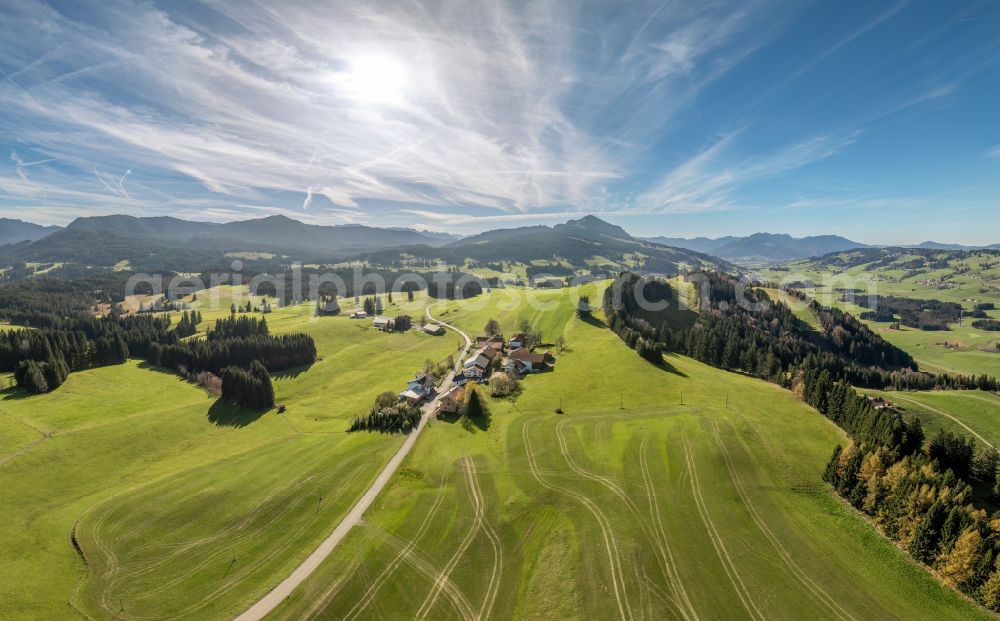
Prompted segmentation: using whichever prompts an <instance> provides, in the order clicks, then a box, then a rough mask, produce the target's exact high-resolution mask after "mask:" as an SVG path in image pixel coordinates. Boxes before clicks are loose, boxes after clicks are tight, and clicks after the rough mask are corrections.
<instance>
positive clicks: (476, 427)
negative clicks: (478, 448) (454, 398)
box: [438, 410, 493, 433]
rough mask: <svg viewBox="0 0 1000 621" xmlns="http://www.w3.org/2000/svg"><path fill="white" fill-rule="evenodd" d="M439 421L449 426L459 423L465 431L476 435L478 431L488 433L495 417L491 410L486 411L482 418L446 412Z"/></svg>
mask: <svg viewBox="0 0 1000 621" xmlns="http://www.w3.org/2000/svg"><path fill="white" fill-rule="evenodd" d="M438 420H439V421H441V422H444V423H448V424H449V425H454V424H455V423H458V424H459V425H461V426H462V429H464V430H465V431H468V432H469V433H476V432H477V431H486V430H487V429H489V428H490V425H491V424H492V422H493V416H492V415H491V414H490V412H489V410H486V411H485V412H484V413H483V415H482V416H464V415H461V414H456V413H453V412H445V413H442V414H441V415H440V416H439V417H438Z"/></svg>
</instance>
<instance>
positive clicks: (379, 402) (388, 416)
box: [348, 391, 421, 433]
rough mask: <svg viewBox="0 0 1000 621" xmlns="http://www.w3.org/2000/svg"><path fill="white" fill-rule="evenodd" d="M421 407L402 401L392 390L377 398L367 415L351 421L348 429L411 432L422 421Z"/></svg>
mask: <svg viewBox="0 0 1000 621" xmlns="http://www.w3.org/2000/svg"><path fill="white" fill-rule="evenodd" d="M420 416H421V414H420V407H419V406H417V405H413V404H410V403H407V402H406V401H400V400H399V397H397V396H396V395H394V394H393V393H391V392H388V391H387V392H383V393H381V394H380V395H379V396H378V397H376V398H375V404H374V405H373V406H372V408H371V411H369V412H368V414H366V415H365V416H359V417H358V418H355V419H354V420H353V421H352V422H351V426H350V428H349V429H348V431H378V432H381V433H409V432H410V431H411V430H412V429H413V428H415V427H416V426H417V424H418V423H419V422H420Z"/></svg>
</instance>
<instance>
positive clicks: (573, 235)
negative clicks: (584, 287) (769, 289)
mask: <svg viewBox="0 0 1000 621" xmlns="http://www.w3.org/2000/svg"><path fill="white" fill-rule="evenodd" d="M404 255H410V256H415V257H418V258H422V259H439V260H443V261H446V262H449V263H453V264H462V263H463V262H464V261H465V260H466V259H471V260H474V261H479V262H500V261H510V262H522V263H530V262H532V261H565V262H568V263H570V264H571V265H573V266H576V267H586V266H588V265H593V264H595V263H596V264H604V265H607V264H608V263H609V262H610V263H611V264H614V265H617V266H635V267H638V268H639V269H642V270H643V271H647V272H659V273H676V272H678V271H680V270H681V269H682V266H685V265H686V266H688V267H689V268H691V269H704V268H708V269H719V270H723V271H732V270H735V269H736V268H735V267H734V266H733V265H732V264H730V263H728V262H727V261H723V260H720V259H717V258H715V257H711V256H708V255H705V254H702V253H699V252H695V251H691V250H685V249H682V248H673V247H670V246H664V245H662V244H657V243H654V242H650V241H645V240H641V239H637V238H635V237H633V236H631V235H629V234H628V233H627V232H625V230H624V229H622V228H621V227H618V226H615V225H613V224H610V223H608V222H605V221H604V220H601V219H600V218H597V217H595V216H585V217H583V218H580V219H578V220H570V221H569V222H566V223H563V224H557V225H555V226H551V227H549V226H529V227H520V228H513V229H499V230H493V231H487V232H485V233H481V234H479V235H474V236H472V237H466V238H464V239H461V240H459V241H456V242H452V243H450V244H447V245H445V246H442V247H439V248H428V247H414V248H402V249H399V250H393V251H382V252H374V253H370V254H369V255H367V258H369V259H370V260H371V261H372V262H374V263H381V264H388V263H392V262H395V261H398V260H400V258H401V257H402V256H404Z"/></svg>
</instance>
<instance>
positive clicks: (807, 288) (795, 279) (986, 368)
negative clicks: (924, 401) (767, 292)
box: [759, 248, 1000, 376]
mask: <svg viewBox="0 0 1000 621" xmlns="http://www.w3.org/2000/svg"><path fill="white" fill-rule="evenodd" d="M759 275H760V277H761V278H763V279H765V280H771V281H776V282H782V283H784V284H786V285H792V286H794V287H796V288H799V289H801V290H802V291H804V292H805V293H807V294H808V295H810V296H812V297H814V298H815V299H816V300H817V301H819V302H820V303H821V304H823V305H826V306H838V307H840V308H842V309H844V310H846V311H848V312H851V313H853V314H855V315H860V314H861V313H862V312H865V311H866V310H868V309H866V308H862V307H860V306H858V305H857V304H853V303H851V302H849V301H847V300H846V299H845V291H847V290H852V289H853V290H855V291H856V292H858V293H857V295H858V296H860V297H861V298H865V297H867V295H868V294H876V295H877V296H880V297H886V296H895V297H899V298H904V299H915V300H928V301H936V302H944V303H953V304H958V305H960V306H961V307H962V310H963V311H964V312H965V314H966V315H968V314H969V313H972V312H973V311H974V310H975V308H976V305H978V304H990V303H992V304H994V305H995V306H997V307H1000V286H998V285H997V283H998V282H1000V251H997V250H989V249H983V250H933V249H915V248H865V249H860V250H852V251H848V252H841V253H833V254H829V255H826V256H823V257H817V258H813V259H806V260H801V261H794V262H791V263H788V264H786V265H783V266H780V267H772V268H770V269H766V270H761V271H760V274H759ZM856 301H863V300H856ZM866 303H867V302H866ZM983 314H984V315H985V316H986V318H993V319H997V318H1000V311H998V310H987V311H984V312H983ZM973 321H974V318H969V317H966V318H964V319H962V321H961V322H959V321H953V322H952V323H950V324H949V325H948V328H949V329H948V330H933V331H928V330H920V329H917V328H914V327H910V326H906V325H900V326H898V327H897V326H893V324H892V322H885V321H865V322H864V323H865V324H866V325H868V326H869V327H870V328H871V329H873V330H875V331H877V332H878V333H879V335H880V336H882V337H883V338H884V339H886V340H887V341H889V342H890V343H893V344H894V345H896V346H898V347H900V348H902V349H904V350H906V351H907V352H909V353H910V354H912V355H913V356H914V357H915V358H916V359H917V362H918V363H919V364H920V366H921V368H924V369H926V370H928V371H931V372H935V373H941V372H944V373H957V374H966V375H977V374H981V373H987V374H989V375H993V376H1000V333H998V332H992V331H988V330H983V329H979V328H977V327H975V326H974V325H973Z"/></svg>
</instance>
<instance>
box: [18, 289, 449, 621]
mask: <svg viewBox="0 0 1000 621" xmlns="http://www.w3.org/2000/svg"><path fill="white" fill-rule="evenodd" d="M232 293H233V295H235V294H236V293H238V292H232ZM426 303H427V301H426V299H424V298H418V299H416V300H414V302H412V303H406V304H398V305H396V306H391V307H389V308H388V309H387V313H388V314H392V315H395V314H399V313H401V312H410V314H412V315H414V317H415V318H416V317H417V316H418V315H419V313H421V312H422V311H423V308H424V307H425V306H426ZM312 310H313V308H312V306H310V305H302V306H298V307H290V308H283V309H278V310H276V311H275V312H274V313H272V314H270V315H268V316H267V318H268V322H269V324H270V326H271V328H272V330H273V331H274V332H276V333H281V332H306V333H309V334H311V335H312V336H313V337H314V338H315V340H316V344H317V349H318V352H319V355H320V358H321V359H320V360H319V361H317V362H316V363H315V364H313V365H312V366H311V367H309V368H308V369H299V370H295V371H293V372H287V373H284V374H281V375H279V376H278V377H277V378H276V379H275V390H276V395H277V400H278V403H280V404H283V405H286V407H287V411H286V413H285V414H281V415H278V414H277V413H276V412H275V411H273V410H272V411H268V412H251V411H246V410H239V409H236V408H232V407H230V406H227V405H223V404H220V403H217V402H216V400H215V399H214V398H212V397H210V396H209V395H208V394H207V393H205V392H204V391H203V390H201V389H200V388H198V387H197V386H194V385H192V384H189V383H187V382H184V381H183V380H181V379H180V378H178V377H177V376H176V375H175V374H173V373H169V372H166V371H164V370H160V369H155V368H148V367H147V366H146V365H144V364H142V363H139V362H135V361H133V362H129V363H128V364H125V365H120V366H114V367H104V368H100V369H93V370H89V371H84V372H79V373H73V374H72V375H71V376H70V378H69V380H68V381H67V382H66V383H65V384H64V385H63V386H62V387H60V388H59V389H58V390H57V391H55V392H53V393H50V394H46V395H38V396H27V395H25V394H23V393H21V392H19V391H16V390H13V389H8V390H6V391H4V392H3V393H2V395H0V486H2V487H3V488H4V490H5V493H4V494H3V495H0V515H3V516H4V518H5V519H4V520H3V521H2V523H0V541H2V542H3V545H2V548H0V618H3V619H46V620H51V619H77V618H81V617H84V618H86V617H88V616H89V617H91V618H95V619H110V618H115V619H167V618H170V619H199V620H200V619H226V618H230V617H232V616H234V615H235V614H236V613H238V612H240V611H241V610H242V609H243V608H245V607H246V606H248V605H249V604H250V603H251V602H252V601H254V600H255V599H256V598H257V597H259V596H260V595H262V594H263V593H264V592H266V591H267V590H268V589H270V588H271V587H273V586H274V585H275V584H276V583H277V582H278V581H280V580H281V579H282V578H283V577H284V576H285V575H286V574H287V573H288V572H290V571H291V569H292V568H294V567H295V565H297V564H298V563H299V562H300V561H301V560H302V559H303V558H304V557H305V556H306V555H307V554H308V553H309V552H311V551H312V549H313V548H314V547H315V546H316V545H317V544H318V543H319V541H321V540H322V539H323V538H324V537H325V536H326V535H327V534H328V533H329V531H330V530H331V529H332V527H333V525H334V524H336V523H337V521H339V519H340V517H341V516H342V515H344V514H345V513H346V511H347V510H348V509H349V508H350V506H351V505H352V504H353V503H354V501H355V499H356V498H357V497H358V496H359V495H360V494H361V492H362V491H363V490H364V489H365V488H366V487H367V486H368V484H369V483H370V481H371V480H372V479H373V478H374V477H375V475H376V474H377V472H378V471H379V470H380V469H381V468H382V466H383V464H384V463H385V462H386V461H387V460H388V458H389V456H390V455H391V454H392V453H393V452H394V451H395V450H396V448H397V447H398V446H399V443H400V442H401V438H399V437H395V436H381V435H375V434H347V433H345V430H346V429H347V427H348V425H349V424H350V421H351V419H352V418H353V417H354V416H357V415H359V414H362V413H364V412H365V411H366V410H367V408H368V407H369V406H370V404H371V402H372V400H373V399H374V396H375V395H376V394H378V393H379V392H381V391H384V390H393V391H398V390H399V389H400V388H401V386H402V385H403V384H404V382H405V381H406V380H407V379H409V378H410V377H412V376H413V374H414V373H415V372H416V371H418V370H420V369H421V368H422V367H423V364H424V361H425V360H427V359H431V360H438V359H441V358H444V357H446V356H447V355H448V354H449V353H450V352H452V351H453V350H454V349H455V346H456V345H457V343H456V342H455V341H454V339H451V338H448V337H439V338H434V337H430V336H427V335H425V334H422V333H420V332H418V331H415V330H414V331H410V332H409V333H406V334H384V333H381V332H376V331H374V330H371V329H370V328H369V326H370V321H352V320H350V319H348V318H346V317H341V316H338V317H324V318H314V317H313V316H312ZM223 312H224V313H225V314H228V312H229V304H228V303H226V304H225V310H224V311H221V310H219V311H209V310H206V312H205V319H206V323H208V321H214V317H215V314H216V313H218V314H220V315H221V314H222V313H223ZM201 327H202V328H203V329H204V328H205V327H206V326H205V324H203V325H202V326H201ZM74 540H75V541H76V542H77V544H78V545H79V547H80V549H79V550H77V549H75V547H74ZM84 559H85V560H84Z"/></svg>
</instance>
